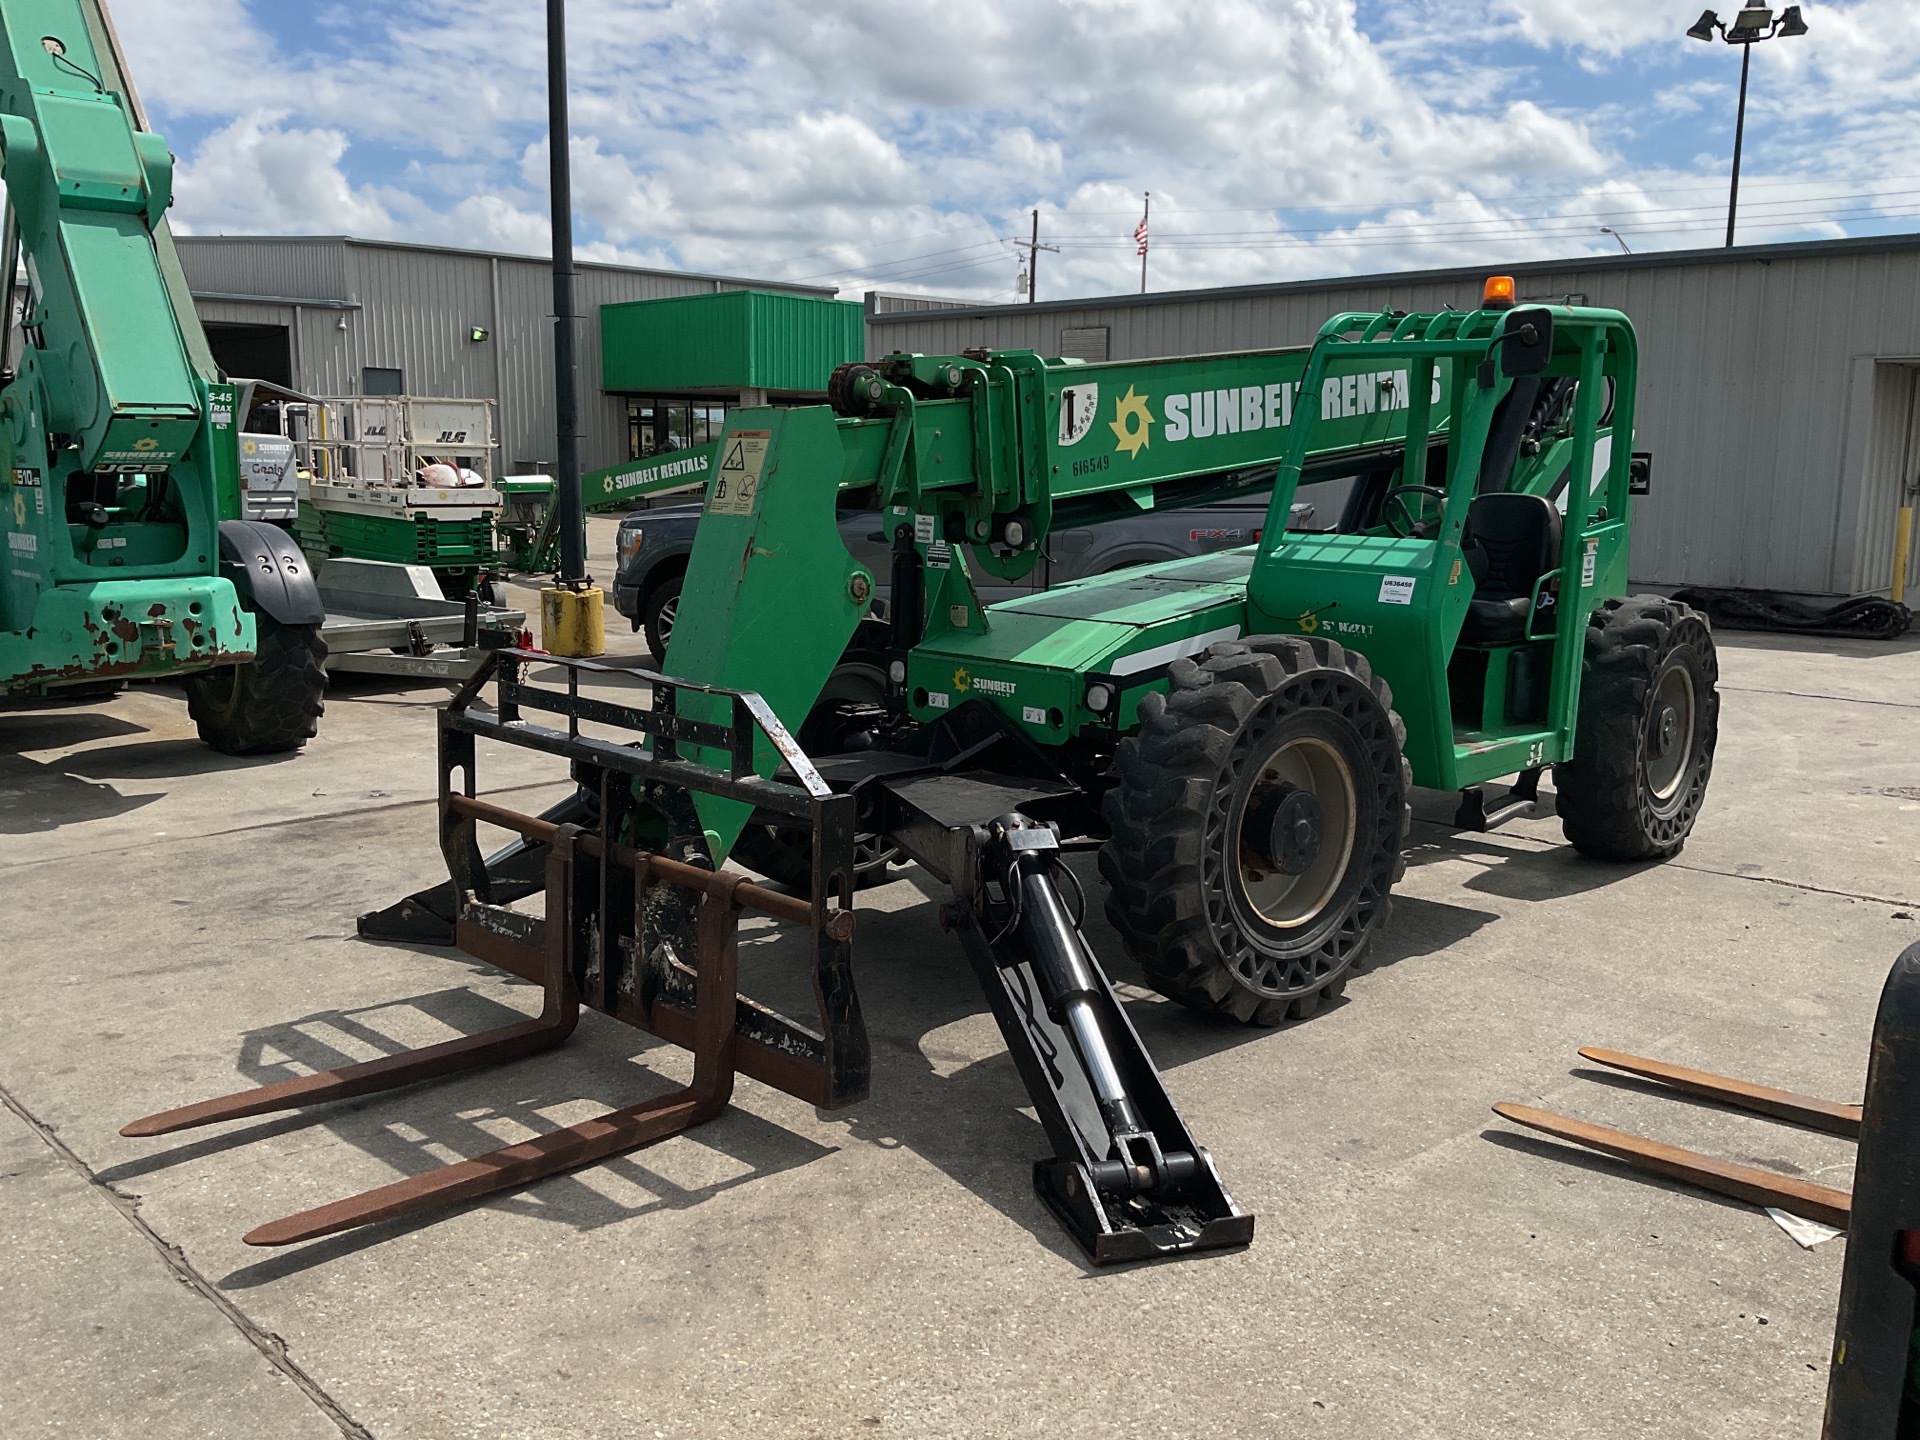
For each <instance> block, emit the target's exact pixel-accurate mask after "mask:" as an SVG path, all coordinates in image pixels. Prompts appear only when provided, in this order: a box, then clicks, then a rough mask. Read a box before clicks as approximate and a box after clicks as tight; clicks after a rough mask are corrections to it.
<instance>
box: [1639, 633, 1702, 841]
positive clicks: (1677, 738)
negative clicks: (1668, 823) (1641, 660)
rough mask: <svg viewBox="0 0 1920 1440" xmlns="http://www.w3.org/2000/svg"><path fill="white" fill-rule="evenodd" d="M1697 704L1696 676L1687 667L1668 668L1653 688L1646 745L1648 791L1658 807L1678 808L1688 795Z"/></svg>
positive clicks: (1673, 666)
mask: <svg viewBox="0 0 1920 1440" xmlns="http://www.w3.org/2000/svg"><path fill="white" fill-rule="evenodd" d="M1697 703H1698V702H1697V699H1696V697H1695V695H1694V692H1693V676H1692V675H1691V674H1689V673H1688V671H1687V669H1686V667H1685V666H1684V665H1677V664H1674V665H1669V666H1668V667H1667V669H1666V670H1665V671H1664V672H1663V673H1662V674H1661V675H1660V676H1659V678H1658V680H1657V681H1656V682H1655V685H1654V694H1653V711H1652V713H1651V714H1650V715H1649V716H1648V720H1647V732H1646V741H1645V744H1646V747H1647V758H1646V766H1645V773H1646V777H1647V787H1648V789H1650V790H1651V791H1652V792H1653V802H1654V804H1655V806H1656V807H1660V806H1666V807H1671V806H1674V805H1678V804H1679V803H1680V801H1681V799H1682V798H1683V796H1684V795H1685V791H1686V778H1687V772H1688V770H1689V769H1690V768H1691V762H1692V759H1693V729H1694V715H1695V707H1696V705H1697Z"/></svg>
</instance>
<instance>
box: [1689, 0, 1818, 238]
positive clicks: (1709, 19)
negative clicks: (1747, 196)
mask: <svg viewBox="0 0 1920 1440" xmlns="http://www.w3.org/2000/svg"><path fill="white" fill-rule="evenodd" d="M1806 33H1807V22H1806V21H1805V20H1804V19H1803V18H1802V17H1801V14H1800V7H1799V6H1798V5H1789V6H1787V8H1786V9H1784V10H1782V11H1781V12H1780V18H1779V19H1777V20H1776V19H1774V16H1773V7H1772V6H1770V5H1761V4H1757V3H1748V4H1744V5H1742V6H1741V7H1740V13H1739V14H1738V15H1735V16H1734V17H1733V23H1732V24H1731V25H1726V24H1722V23H1721V20H1720V17H1719V16H1718V15H1717V14H1715V13H1714V12H1713V11H1711V10H1703V11H1701V12H1700V18H1699V19H1698V20H1696V21H1694V22H1693V24H1692V25H1691V26H1690V27H1689V28H1688V30H1687V38H1688V39H1691V40H1711V39H1713V37H1714V35H1715V34H1718V35H1719V36H1720V37H1721V38H1722V39H1724V40H1725V41H1726V42H1727V44H1729V45H1738V46H1739V47H1740V108H1739V110H1738V111H1737V112H1736V115H1735V119H1734V122H1733V184H1732V187H1731V188H1730V189H1729V191H1728V194H1727V245H1728V246H1729V247H1731V246H1732V245H1733V228H1734V223H1735V221H1736V219H1737V218H1738V216H1739V212H1740V147H1741V144H1742V142H1743V141H1744V140H1745V139H1746V133H1747V76H1748V75H1749V74H1750V73H1751V72H1752V69H1753V47H1754V46H1755V45H1756V44H1758V43H1759V42H1760V41H1762V40H1771V39H1773V38H1774V37H1775V36H1779V35H1785V36H1787V37H1789V38H1792V37H1796V36H1800V35H1804V34H1806Z"/></svg>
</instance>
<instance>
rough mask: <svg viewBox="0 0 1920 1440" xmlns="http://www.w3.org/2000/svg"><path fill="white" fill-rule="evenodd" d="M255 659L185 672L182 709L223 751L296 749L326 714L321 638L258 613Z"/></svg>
mask: <svg viewBox="0 0 1920 1440" xmlns="http://www.w3.org/2000/svg"><path fill="white" fill-rule="evenodd" d="M253 618H254V625H255V627H256V631H257V639H256V641H255V647H256V648H255V653H254V657H253V659H251V660H249V661H248V662H247V663H246V664H244V665H223V666H221V667H219V668H218V669H215V670H206V671H202V672H201V673H200V674H198V675H191V676H188V677H187V682H186V689H187V713H188V714H189V715H191V716H192V717H193V723H194V724H195V725H197V726H198V727H199V729H200V738H201V739H202V740H204V741H206V742H207V744H209V745H211V746H212V747H213V748H214V749H216V750H218V751H219V752H220V753H221V754H222V755H278V754H281V753H284V752H285V751H288V750H298V749H299V748H300V747H301V746H302V745H304V744H306V743H307V741H309V740H311V739H312V738H313V737H314V736H315V735H316V734H318V733H319V729H320V717H321V715H322V714H324V713H325V711H326V706H325V704H324V702H323V700H322V697H323V696H324V695H325V694H326V689H327V670H326V661H327V642H326V641H325V640H323V639H321V638H320V627H319V626H318V625H282V624H281V623H280V622H279V621H277V620H275V619H274V618H273V617H272V616H270V615H265V614H260V613H256V614H255V615H254V617H253Z"/></svg>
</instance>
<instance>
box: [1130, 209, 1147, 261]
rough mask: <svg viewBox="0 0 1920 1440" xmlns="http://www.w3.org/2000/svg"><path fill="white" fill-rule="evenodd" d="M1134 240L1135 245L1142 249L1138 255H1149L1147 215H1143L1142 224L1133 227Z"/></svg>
mask: <svg viewBox="0 0 1920 1440" xmlns="http://www.w3.org/2000/svg"><path fill="white" fill-rule="evenodd" d="M1133 238H1134V243H1136V244H1137V245H1139V247H1140V249H1139V252H1138V253H1139V254H1141V255H1145V254H1146V253H1147V217H1146V216H1145V215H1142V216H1141V217H1140V223H1139V224H1138V225H1136V226H1134V227H1133Z"/></svg>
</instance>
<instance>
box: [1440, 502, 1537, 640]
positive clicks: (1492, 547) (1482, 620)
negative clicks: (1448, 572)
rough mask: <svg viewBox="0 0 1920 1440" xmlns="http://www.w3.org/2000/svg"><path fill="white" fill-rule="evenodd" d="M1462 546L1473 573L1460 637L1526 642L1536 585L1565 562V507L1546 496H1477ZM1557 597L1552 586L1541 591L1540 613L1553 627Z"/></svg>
mask: <svg viewBox="0 0 1920 1440" xmlns="http://www.w3.org/2000/svg"><path fill="white" fill-rule="evenodd" d="M1460 549H1461V552H1462V554H1463V555H1464V556H1465V557H1466V562H1467V569H1468V570H1470V571H1471V572H1472V573H1473V598H1472V599H1471V600H1469V601H1468V602H1467V618H1466V623H1465V624H1464V625H1462V627H1461V630H1460V642H1461V643H1462V644H1463V645H1518V644H1520V643H1521V642H1522V641H1524V640H1525V639H1526V638H1527V631H1528V628H1529V626H1528V623H1527V622H1528V618H1529V610H1530V609H1531V602H1532V597H1533V587H1534V584H1535V583H1536V582H1537V581H1538V580H1539V579H1540V577H1541V576H1542V575H1546V574H1549V573H1550V572H1552V571H1553V570H1555V569H1556V568H1558V566H1559V564H1560V512H1559V511H1558V510H1556V509H1554V508H1553V503H1552V502H1551V501H1550V500H1548V499H1547V498H1546V497H1545V496H1543V495H1517V494H1509V493H1507V492H1505V491H1495V492H1493V493H1492V494H1487V495H1476V496H1475V497H1474V499H1473V503H1472V504H1471V505H1469V506H1468V507H1467V524H1466V529H1465V531H1464V533H1463V534H1462V535H1461V538H1460ZM1557 599H1558V597H1557V596H1555V595H1554V594H1553V593H1552V592H1551V591H1543V592H1542V593H1541V596H1540V615H1539V618H1540V620H1541V621H1543V622H1545V623H1546V625H1548V626H1550V625H1551V622H1552V620H1553V618H1554V612H1553V608H1552V607H1553V606H1554V604H1555V603H1556V602H1557ZM1534 628H1543V627H1534Z"/></svg>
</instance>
